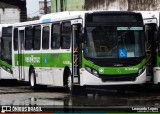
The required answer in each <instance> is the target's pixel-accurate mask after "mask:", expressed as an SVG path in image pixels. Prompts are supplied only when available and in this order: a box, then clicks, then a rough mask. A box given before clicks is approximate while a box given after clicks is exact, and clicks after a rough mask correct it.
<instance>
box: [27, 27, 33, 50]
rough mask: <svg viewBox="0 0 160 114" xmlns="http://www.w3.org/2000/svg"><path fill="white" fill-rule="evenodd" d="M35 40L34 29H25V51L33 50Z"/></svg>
mask: <svg viewBox="0 0 160 114" xmlns="http://www.w3.org/2000/svg"><path fill="white" fill-rule="evenodd" d="M32 39H33V32H32V27H26V29H25V50H31V49H32V41H33V40H32Z"/></svg>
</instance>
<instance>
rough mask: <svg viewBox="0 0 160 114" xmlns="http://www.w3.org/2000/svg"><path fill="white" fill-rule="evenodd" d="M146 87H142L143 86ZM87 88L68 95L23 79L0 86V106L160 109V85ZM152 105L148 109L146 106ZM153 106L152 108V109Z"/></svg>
mask: <svg viewBox="0 0 160 114" xmlns="http://www.w3.org/2000/svg"><path fill="white" fill-rule="evenodd" d="M145 89H146V90H145ZM145 89H144V88H142V89H140V90H139V88H134V90H132V89H126V93H119V92H117V90H112V89H108V90H105V91H102V90H101V91H90V92H89V93H88V94H87V96H77V95H70V94H68V93H67V92H65V91H64V89H63V88H53V87H49V88H47V89H45V90H38V91H33V90H31V89H30V87H29V86H28V85H27V84H26V83H20V84H10V85H8V84H5V85H1V86H0V105H1V106H5V105H7V106H40V107H42V111H51V112H52V111H56V110H58V111H100V112H103V111H104V112H108V111H109V112H132V111H133V112H137V111H142V112H144V111H145V112H146V111H147V112H151V111H154V112H156V111H159V112H160V87H152V86H151V87H149V89H148V87H147V88H145ZM150 108H152V110H151V109H150ZM153 109H154V110H153Z"/></svg>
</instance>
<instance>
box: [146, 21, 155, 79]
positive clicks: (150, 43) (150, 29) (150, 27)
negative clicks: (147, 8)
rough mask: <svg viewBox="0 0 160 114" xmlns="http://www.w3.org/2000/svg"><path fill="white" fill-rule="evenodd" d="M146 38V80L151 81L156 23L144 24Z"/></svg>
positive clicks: (153, 65)
mask: <svg viewBox="0 0 160 114" xmlns="http://www.w3.org/2000/svg"><path fill="white" fill-rule="evenodd" d="M145 30H146V40H147V44H146V45H147V46H146V47H147V49H146V55H147V81H153V68H154V67H155V66H156V36H155V35H156V32H157V30H156V24H147V25H146V26H145Z"/></svg>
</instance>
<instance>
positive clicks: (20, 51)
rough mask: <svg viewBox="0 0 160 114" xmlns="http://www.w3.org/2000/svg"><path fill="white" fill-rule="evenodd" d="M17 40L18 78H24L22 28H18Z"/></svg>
mask: <svg viewBox="0 0 160 114" xmlns="http://www.w3.org/2000/svg"><path fill="white" fill-rule="evenodd" d="M18 42H19V43H18V63H19V65H18V67H19V68H18V69H19V80H24V55H23V53H24V30H19V39H18Z"/></svg>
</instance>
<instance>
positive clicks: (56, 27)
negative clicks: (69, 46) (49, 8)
mask: <svg viewBox="0 0 160 114" xmlns="http://www.w3.org/2000/svg"><path fill="white" fill-rule="evenodd" d="M60 28H61V26H60V23H56V24H53V25H52V30H51V31H52V33H51V48H52V49H59V48H60Z"/></svg>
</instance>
